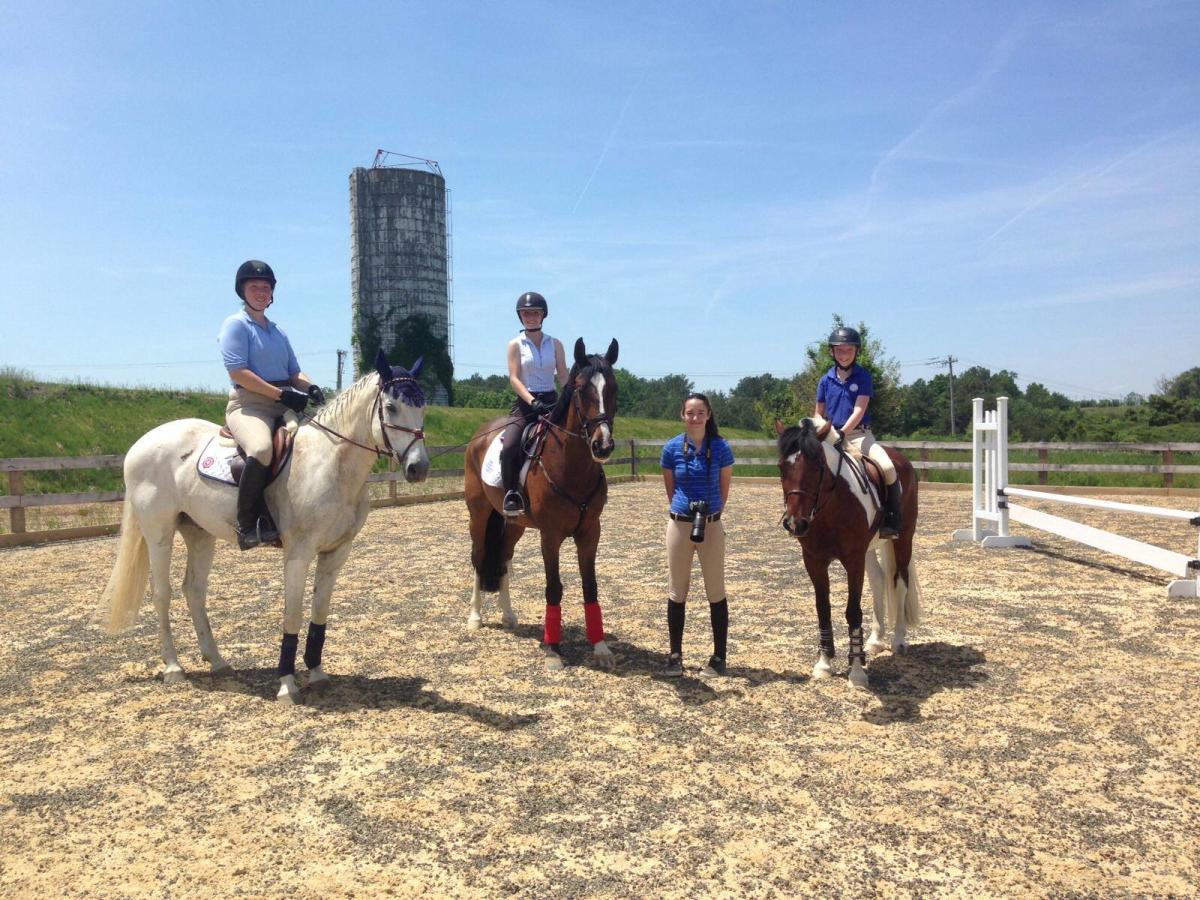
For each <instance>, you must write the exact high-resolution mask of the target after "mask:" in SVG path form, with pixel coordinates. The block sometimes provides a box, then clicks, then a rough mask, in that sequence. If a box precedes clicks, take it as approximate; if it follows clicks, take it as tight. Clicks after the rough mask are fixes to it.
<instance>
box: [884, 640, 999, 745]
mask: <svg viewBox="0 0 1200 900" xmlns="http://www.w3.org/2000/svg"><path fill="white" fill-rule="evenodd" d="M985 662H987V657H986V656H984V655H983V653H982V652H981V651H979V650H977V649H976V648H974V647H970V646H963V645H959V644H947V643H946V642H944V641H931V642H929V643H923V644H912V645H910V646H909V649H908V652H907V653H905V654H900V655H898V654H887V655H884V656H879V657H876V658H875V659H873V660H871V663H870V665H869V666H868V668H867V671H868V673H869V675H870V679H871V680H870V688H869V690H870V692H871V693H872V694H874V695H875V696H876V698H877V699H878V700H879V706H878V707H876V708H874V709H868V710H864V711H863V714H862V718H863V720H864V721H866V722H870V723H871V724H873V725H894V724H896V723H897V722H920V721H921V720H922V716H921V704H922V703H923V702H924V701H926V700H928V699H929V698H930V697H932V696H933V695H934V694H936V693H938V692H939V691H945V690H963V689H965V688H973V687H976V686H977V685H979V684H981V683H983V682H984V681H987V680H988V677H989V676H988V674H987V673H986V672H983V671H981V670H980V669H979V668H978V667H979V666H982V665H983V664H984V663H985Z"/></svg>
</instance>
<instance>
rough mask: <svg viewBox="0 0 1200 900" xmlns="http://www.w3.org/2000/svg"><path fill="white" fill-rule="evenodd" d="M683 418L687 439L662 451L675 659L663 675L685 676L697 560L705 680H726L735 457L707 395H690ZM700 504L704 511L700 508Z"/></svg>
mask: <svg viewBox="0 0 1200 900" xmlns="http://www.w3.org/2000/svg"><path fill="white" fill-rule="evenodd" d="M680 418H681V419H683V421H684V423H685V424H686V426H687V427H686V429H685V430H684V432H683V434H681V435H679V436H677V437H674V438H672V439H671V440H669V441H667V443H666V444H665V445H664V446H663V451H662V461H661V464H662V473H663V484H664V486H665V487H666V491H667V500H668V501H669V503H670V510H669V512H668V518H667V568H668V570H669V573H670V595H669V598H668V600H667V634H668V638H669V640H670V653H669V654H668V656H667V664H666V668H665V669H664V670H663V674H664V675H666V676H668V677H671V678H678V677H679V676H680V675H682V674H683V625H684V619H685V612H686V603H687V596H688V587H689V585H690V583H691V577H692V558H693V557H695V556H699V557H700V571H701V573H702V574H703V576H704V593H705V595H706V596H707V598H708V610H709V618H710V620H711V622H712V632H713V655H712V657H711V658H710V659H709V661H708V665H707V666H705V667H704V668H703V669H702V670H701V672H700V674H701V675H703V676H705V677H714V676H718V675H724V674H725V660H726V656H727V647H726V644H727V640H728V635H729V603H728V601H727V600H726V598H725V526H724V524H722V522H721V512H722V510H724V508H725V503H726V501H728V499H729V486H730V484H731V483H732V481H733V451H732V450H731V449H730V448H729V444H728V443H727V442H726V441H725V439H724V438H723V437H721V435H720V433H719V432H718V431H717V420H716V419H715V418H714V417H713V412H712V405H711V404H710V403H709V402H708V398H707V397H705V396H704V395H703V394H697V393H691V394H688V395H687V397H686V398H685V399H684V401H683V407H682V409H681V410H680ZM698 503H703V504H704V506H703V507H701V508H699V509H698V508H697V504H698ZM698 515H699V516H702V517H703V519H704V521H705V526H704V532H703V540H702V541H699V542H696V541H694V540H693V539H692V535H693V523H694V522H695V521H696V517H697V516H698Z"/></svg>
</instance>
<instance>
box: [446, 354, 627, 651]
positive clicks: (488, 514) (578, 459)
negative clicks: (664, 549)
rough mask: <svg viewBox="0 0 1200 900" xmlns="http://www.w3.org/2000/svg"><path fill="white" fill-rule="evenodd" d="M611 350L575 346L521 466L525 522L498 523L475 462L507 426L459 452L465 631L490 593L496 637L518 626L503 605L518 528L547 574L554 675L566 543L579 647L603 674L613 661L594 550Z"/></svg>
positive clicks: (475, 623) (608, 429)
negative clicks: (537, 542)
mask: <svg viewBox="0 0 1200 900" xmlns="http://www.w3.org/2000/svg"><path fill="white" fill-rule="evenodd" d="M616 361H617V342H616V340H615V339H614V340H613V341H612V343H611V344H609V345H608V350H607V351H606V352H605V354H604V355H603V356H588V355H587V352H586V350H585V348H584V344H583V338H580V339H579V340H577V341H576V342H575V364H574V365H573V366H572V367H571V373H570V375H569V376H568V378H567V383H566V385H564V387H563V393H562V396H561V397H560V398H559V400H558V404H557V405H556V406H555V408H554V411H553V412H552V413H551V414H550V416H549V424H548V426H547V429H548V433H547V435H546V438H545V442H544V443H543V444H542V447H541V450H540V451H539V452H538V453H537V455H536V456H535V457H534V458H533V459H532V460H531V461H530V464H529V474H528V476H527V478H526V482H525V490H526V494H527V496H528V498H529V502H528V504H527V505H526V513H525V514H524V515H521V516H518V517H516V518H511V519H506V518H505V516H504V515H503V514H502V512H501V505H502V502H503V499H504V491H503V489H502V488H499V487H493V486H492V485H490V484H488V483H486V482H485V481H484V479H483V476H482V470H483V462H484V456H485V454H486V453H487V451H488V447H489V445H490V444H491V441H492V439H493V436H494V434H495V432H496V431H497V430H498V429H501V428H503V427H504V424H505V422H506V421H507V419H497V420H495V421H492V422H488V423H487V424H486V425H484V426H483V427H482V428H480V429H479V430H478V431H477V432H476V433H475V436H474V437H473V438H472V439H471V443H470V444H468V445H467V451H466V462H465V479H464V480H465V492H466V500H467V509H468V510H469V511H470V514H471V565H472V566H473V567H474V569H475V586H474V590H473V591H472V593H471V614H470V616H469V617H468V619H467V627H468V629H471V630H475V629H477V628H479V626H480V624H481V622H482V605H483V598H482V596H481V593H483V592H486V593H495V592H497V591H498V592H499V604H500V609H501V613H502V617H501V622H502V623H503V625H504V627H505V628H514V627H516V624H517V617H516V615H515V614H514V613H513V611H512V604H511V602H510V600H509V589H508V586H509V577H510V567H511V564H512V556H513V548H514V547H515V546H516V544H517V541H519V540H520V539H521V535H522V534H524V533H525V529H526V528H536V529H537V530H538V531H540V532H541V536H542V562H543V563H544V565H545V568H546V620H545V629H544V636H543V637H544V643H545V649H546V664H547V666H548V667H549V668H551V669H561V668H562V667H563V660H562V653H561V650H560V649H559V644H560V643H561V641H562V609H561V606H560V601H561V600H562V592H563V586H562V579H561V578H560V577H559V565H558V561H559V550H560V548H561V547H562V543H563V541H565V540H566V539H567V538H568V537H570V538H572V539H573V540H574V541H575V550H576V554H577V556H578V558H579V576H580V579H581V580H582V582H583V618H584V623H585V625H586V628H587V639H588V642H589V643H591V645H592V650H593V653H594V655H595V658H596V661H597V662H598V663H599V664H600V665H601V666H603V667H604V668H608V669H611V668H612V667H613V665H614V659H613V655H612V651H611V650H609V648H608V646H607V644H605V642H604V621H603V618H602V616H601V613H600V602H599V594H598V592H597V587H596V550H597V548H598V546H599V544H600V513H601V512H602V511H603V510H604V502H605V500H606V499H607V497H608V484H607V482H606V481H605V479H604V469H603V467H602V464H603V463H604V461H605V460H607V459H608V458H609V457H610V456H612V452H613V448H614V446H615V444H614V443H613V419H614V418H615V417H616V415H617V379H616V376H615V375H614V374H613V368H612V367H613V363H615V362H616Z"/></svg>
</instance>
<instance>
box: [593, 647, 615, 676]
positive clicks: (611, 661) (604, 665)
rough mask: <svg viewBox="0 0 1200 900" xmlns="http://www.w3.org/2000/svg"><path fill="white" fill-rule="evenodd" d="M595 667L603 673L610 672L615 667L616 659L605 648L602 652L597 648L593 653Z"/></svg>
mask: <svg viewBox="0 0 1200 900" xmlns="http://www.w3.org/2000/svg"><path fill="white" fill-rule="evenodd" d="M595 659H596V665H598V666H599V667H600V668H601V669H603V670H604V671H605V672H611V671H613V670H614V669H615V668H616V667H617V658H616V657H615V656H613V652H612V651H611V650H609V649H608V648H607V647H605V648H604V649H603V650H601V649H599V648H597V649H596V651H595Z"/></svg>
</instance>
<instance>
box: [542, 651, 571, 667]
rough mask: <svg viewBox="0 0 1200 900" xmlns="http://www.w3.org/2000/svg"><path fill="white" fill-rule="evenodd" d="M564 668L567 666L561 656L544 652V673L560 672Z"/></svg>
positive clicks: (551, 652) (552, 652)
mask: <svg viewBox="0 0 1200 900" xmlns="http://www.w3.org/2000/svg"><path fill="white" fill-rule="evenodd" d="M566 667H567V664H566V662H565V661H564V660H563V658H562V656H561V655H559V654H558V653H555V652H554V651H553V650H547V651H546V671H547V672H561V671H562V670H563V669H565V668H566Z"/></svg>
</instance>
